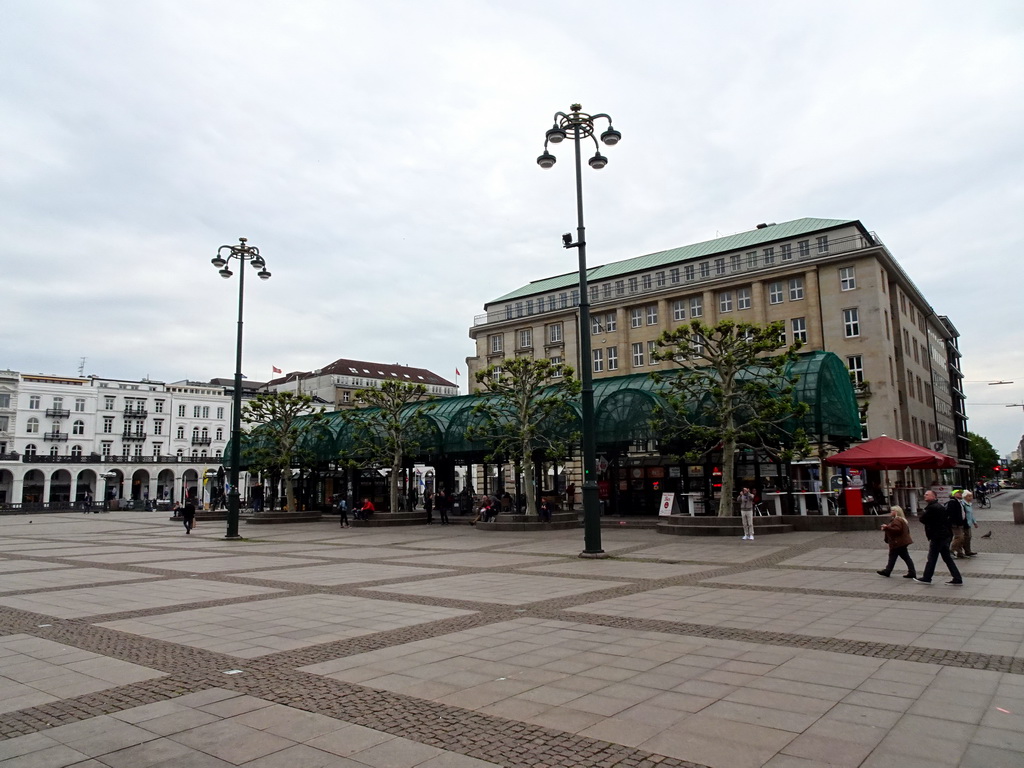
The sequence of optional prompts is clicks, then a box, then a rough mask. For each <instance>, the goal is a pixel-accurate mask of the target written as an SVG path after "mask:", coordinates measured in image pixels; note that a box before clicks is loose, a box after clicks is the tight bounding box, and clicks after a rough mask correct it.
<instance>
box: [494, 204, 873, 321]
mask: <svg viewBox="0 0 1024 768" xmlns="http://www.w3.org/2000/svg"><path fill="white" fill-rule="evenodd" d="M856 223H858V222H857V220H856V219H796V220H795V221H786V222H783V223H782V224H770V225H769V226H767V227H762V228H761V229H752V230H750V231H749V232H739V233H737V234H735V235H726V236H725V237H716V238H715V239H714V240H705V241H704V242H703V243H694V244H693V245H683V246H680V247H679V248H670V249H669V250H667V251H658V252H657V253H648V254H646V255H644V256H634V257H633V258H631V259H624V260H623V261H615V262H612V263H611V264H603V265H601V266H599V267H591V268H590V269H588V270H587V281H588V282H597V281H600V280H608V279H609V278H613V277H619V276H621V275H627V274H631V273H633V272H640V271H643V270H646V269H653V268H656V267H662V266H665V265H667V264H676V263H678V262H681V261H689V260H691V259H701V258H705V257H707V256H712V255H714V254H719V253H728V252H730V251H736V250H742V249H743V248H749V247H750V246H753V245H761V244H762V243H770V242H773V241H775V240H786V239H789V238H793V237H800V236H802V235H808V234H810V233H812V232H820V231H822V230H824V229H833V228H835V227H841V226H843V225H846V224H856ZM578 285H579V274H578V273H577V272H568V273H566V274H564V275H557V276H555V277H546V278H543V279H541V280H535V281H534V282H532V283H529V284H528V285H524V286H523V287H522V288H517V289H516V290H514V291H512V292H511V293H506V294H505V295H504V296H499V297H498V298H496V299H493V300H491V301H489V302H487V305H490V304H494V303H496V302H499V301H508V300H509V299H518V298H521V297H523V296H533V295H534V294H537V293H544V292H546V291H554V290H558V289H561V288H569V289H571V288H575V287H576V286H578Z"/></svg>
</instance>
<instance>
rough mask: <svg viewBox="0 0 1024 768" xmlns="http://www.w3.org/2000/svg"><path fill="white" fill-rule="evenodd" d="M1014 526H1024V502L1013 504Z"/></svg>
mask: <svg viewBox="0 0 1024 768" xmlns="http://www.w3.org/2000/svg"><path fill="white" fill-rule="evenodd" d="M1013 524H1014V525H1024V502H1020V501H1015V502H1013Z"/></svg>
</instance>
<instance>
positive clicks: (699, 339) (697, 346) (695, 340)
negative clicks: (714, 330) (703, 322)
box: [690, 333, 705, 355]
mask: <svg viewBox="0 0 1024 768" xmlns="http://www.w3.org/2000/svg"><path fill="white" fill-rule="evenodd" d="M704 342H705V339H704V335H703V334H701V333H695V334H693V337H692V338H691V339H690V349H692V350H693V352H694V354H696V355H703V354H704Z"/></svg>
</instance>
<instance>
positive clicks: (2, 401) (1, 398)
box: [0, 393, 11, 408]
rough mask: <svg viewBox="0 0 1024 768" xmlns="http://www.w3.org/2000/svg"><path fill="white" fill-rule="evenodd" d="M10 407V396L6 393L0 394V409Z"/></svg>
mask: <svg viewBox="0 0 1024 768" xmlns="http://www.w3.org/2000/svg"><path fill="white" fill-rule="evenodd" d="M10 407H11V396H10V395H8V394H7V393H3V394H0V408H10Z"/></svg>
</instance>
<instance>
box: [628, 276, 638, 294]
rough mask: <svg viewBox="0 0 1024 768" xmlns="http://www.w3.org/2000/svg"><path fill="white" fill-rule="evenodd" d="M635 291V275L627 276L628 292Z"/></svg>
mask: <svg viewBox="0 0 1024 768" xmlns="http://www.w3.org/2000/svg"><path fill="white" fill-rule="evenodd" d="M636 291H637V281H636V278H635V277H631V278H629V292H630V293H636Z"/></svg>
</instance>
